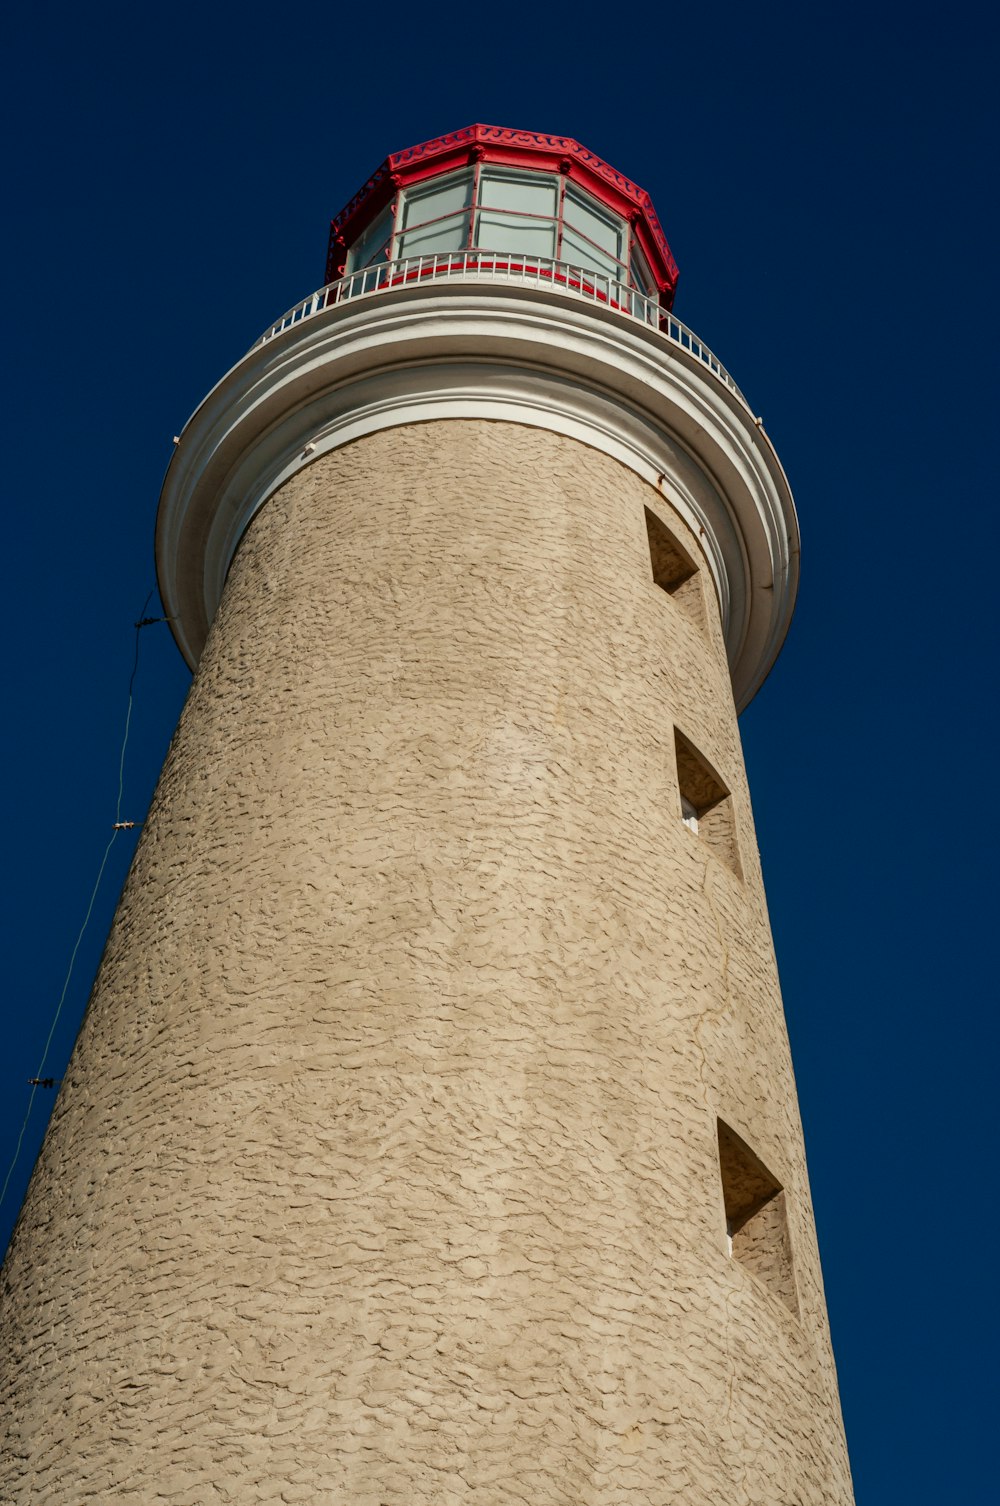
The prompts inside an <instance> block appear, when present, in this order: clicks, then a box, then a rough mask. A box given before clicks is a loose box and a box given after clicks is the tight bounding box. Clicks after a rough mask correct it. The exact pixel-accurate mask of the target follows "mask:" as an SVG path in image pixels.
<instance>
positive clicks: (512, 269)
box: [250, 249, 751, 412]
mask: <svg viewBox="0 0 1000 1506" xmlns="http://www.w3.org/2000/svg"><path fill="white" fill-rule="evenodd" d="M446 279H447V281H448V282H449V283H450V282H453V281H460V282H472V283H501V284H502V283H508V284H510V283H513V284H521V285H523V286H525V287H535V288H544V289H546V290H548V291H553V292H557V293H565V294H566V296H567V297H568V298H574V299H582V300H583V301H585V302H586V303H590V304H594V305H597V306H598V307H602V308H606V309H612V310H614V311H616V312H617V313H620V314H623V315H625V317H626V318H628V319H630V320H636V321H638V323H640V324H643V325H645V326H646V328H647V329H654V330H657V331H658V332H659V334H660V335H661V336H662V337H663V339H664V340H666V341H667V342H668V344H670V345H673V346H676V347H677V348H678V349H680V350H684V351H686V352H687V353H688V354H689V355H691V356H694V358H695V359H696V360H698V361H700V362H701V363H702V364H703V366H704V367H705V369H706V370H707V371H709V372H711V374H712V375H713V376H714V377H715V378H716V379H717V380H718V381H720V382H721V383H722V384H723V386H724V387H727V388H728V389H729V391H730V392H732V393H734V394H735V396H736V397H737V398H739V400H740V402H741V403H742V404H743V406H744V407H745V408H746V409H747V411H748V412H749V411H751V410H750V405H749V403H748V402H747V400H746V398H745V397H744V396H743V393H742V392H741V391H740V389H739V387H738V386H737V385H736V383H735V382H734V381H733V379H732V377H731V376H730V375H729V372H728V371H727V370H726V368H725V366H723V364H722V362H721V361H720V360H719V358H718V356H715V355H713V354H712V352H711V351H710V350H709V348H708V346H707V345H706V344H705V343H704V342H703V341H702V340H699V339H698V336H697V335H696V334H695V333H694V331H693V330H690V329H688V327H687V325H686V324H682V323H681V321H680V319H678V318H677V317H676V315H674V314H672V313H670V311H669V310H668V309H665V308H664V307H663V305H662V304H661V303H660V301H659V297H658V296H647V295H646V294H644V293H640V292H639V291H638V290H637V289H636V288H634V287H630V286H629V285H628V284H626V283H624V282H619V281H617V280H616V279H615V278H613V277H610V276H608V275H606V274H604V273H601V272H595V271H593V270H592V269H590V268H586V267H579V266H574V265H573V264H572V263H571V262H565V261H555V260H554V259H552V258H550V257H546V256H529V255H525V254H523V253H522V252H511V253H507V252H496V251H486V250H477V249H471V250H465V251H447V252H437V253H435V254H433V255H428V256H414V257H404V258H403V259H402V260H400V261H384V262H377V263H375V264H374V265H372V266H368V267H361V268H359V269H358V271H356V272H350V273H348V274H347V276H346V277H341V278H338V279H337V281H336V282H331V283H328V284H327V286H326V287H324V288H318V289H317V291H316V292H315V293H311V294H310V295H309V297H308V298H303V299H302V301H301V302H300V303H297V304H296V305H295V306H294V308H290V309H289V310H288V312H287V313H285V314H282V316H281V318H280V319H277V320H275V322H274V324H272V325H271V326H270V328H269V329H266V330H265V331H264V333H263V334H262V335H261V337H260V339H259V340H257V341H255V343H254V344H253V345H252V346H251V347H250V348H251V350H256V349H258V347H259V346H261V345H266V344H267V342H268V341H269V340H273V339H274V338H275V336H277V335H281V334H283V333H284V332H285V330H287V329H291V328H293V327H294V326H295V325H297V324H301V323H302V321H303V320H305V319H311V318H312V317H313V316H314V315H316V314H321V313H323V311H324V310H325V309H330V308H335V307H336V306H337V305H338V304H341V303H346V302H348V301H349V300H351V299H354V298H370V297H373V296H375V295H377V294H379V293H385V292H390V291H392V290H394V289H396V288H407V287H417V286H423V285H425V284H429V283H434V282H439V281H444V280H446Z"/></svg>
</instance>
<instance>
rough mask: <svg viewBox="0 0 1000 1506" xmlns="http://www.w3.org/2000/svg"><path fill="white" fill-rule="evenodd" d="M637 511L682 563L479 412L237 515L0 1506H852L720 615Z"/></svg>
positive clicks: (55, 1142)
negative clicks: (657, 570) (755, 1187)
mask: <svg viewBox="0 0 1000 1506" xmlns="http://www.w3.org/2000/svg"><path fill="white" fill-rule="evenodd" d="M645 505H648V506H649V507H650V508H652V509H654V510H655V511H656V512H657V513H658V514H659V515H660V516H661V517H662V518H663V519H664V520H665V521H667V522H668V524H670V526H672V527H676V529H677V537H678V539H679V541H680V543H681V544H682V546H683V548H684V549H685V550H687V552H688V553H689V554H690V555H691V556H692V558H694V559H696V560H697V559H699V558H700V553H699V544H698V540H697V539H694V538H692V537H690V536H689V535H686V534H685V533H684V531H683V529H682V528H680V526H679V525H676V524H675V523H674V522H673V521H672V519H671V512H670V507H669V500H668V499H667V498H665V497H663V496H662V495H660V494H658V493H657V491H656V489H655V488H653V487H650V486H648V485H646V484H645V483H643V482H642V481H640V480H639V479H638V478H637V477H636V476H635V475H634V474H633V473H631V472H630V471H627V470H625V469H624V468H623V467H621V466H619V465H618V464H617V463H616V462H614V461H613V460H610V459H608V458H607V457H605V456H603V455H600V454H598V453H596V452H594V451H591V450H589V449H587V448H585V447H583V446H581V445H579V444H577V443H575V442H574V441H571V440H568V439H563V438H560V437H557V436H554V435H551V434H548V433H545V432H544V431H542V430H535V429H528V428H521V427H518V426H516V425H512V424H503V423H499V424H496V423H489V422H486V421H453V422H437V423H429V424H425V425H419V426H412V427H410V428H408V429H398V430H395V431H390V432H383V433H380V434H377V435H373V436H371V437H370V438H367V439H364V440H361V441H358V442H357V443H355V444H352V445H349V446H347V447H345V448H344V449H342V450H340V451H337V452H335V453H333V454H331V455H327V456H325V457H323V458H322V459H321V460H320V461H318V462H316V463H315V464H313V465H312V466H309V467H308V468H307V469H305V470H304V471H302V472H301V473H300V474H299V475H298V476H296V477H295V478H294V479H293V480H292V481H291V482H289V483H288V484H287V485H286V486H285V487H284V488H283V489H282V491H281V492H279V493H278V494H277V495H276V496H275V497H274V498H273V499H272V501H271V502H270V503H269V504H268V506H267V507H266V508H265V509H264V510H263V512H262V513H261V514H260V515H259V516H258V518H257V519H256V521H255V522H254V524H253V525H252V528H251V529H250V531H249V533H248V536H247V537H246V538H245V540H244V542H243V544H242V546H241V549H240V551H239V554H238V556H237V558H236V561H235V563H234V565H233V568H232V571H231V574H230V578H229V583H228V586H227V588H226V593H225V597H224V600H223V604H222V607H221V609H220V612H219V615H218V618H217V620H216V623H215V625H214V627H213V629H212V633H211V636H210V639H209V643H208V646H207V648H206V651H205V655H204V658H203V661H202V664H201V667H200V669H199V672H198V675H197V678H196V680H195V684H194V686H193V688H192V691H191V695H190V698H189V700H188V704H187V706H186V708H185V710H184V713H183V716H182V719H181V723H180V726H179V728H178V731H177V734H176V736H175V738H174V742H173V745H172V747H171V750H170V754H169V756H168V759H167V763H166V766H165V769H164V772H163V775H162V778H161V781H160V785H159V789H158V792H157V795H156V799H155V802H154V806H153V809H152V811H151V813H150V816H149V819H148V822H147V824H146V828H145V831H144V833H143V837H142V841H141V843H140V846H139V849H138V853H137V856H136V859H135V863H134V865H133V868H132V871H131V874H130V876H129V879H128V882H127V884H126V888H125V891H124V895H123V898H122V901H121V905H120V908H119V911H118V914H117V918H116V920H115V924H114V927H113V930H112V933H111V937H110V940H109V942H108V946H107V951H106V954H105V957H104V960H103V963H102V966H101V970H100V974H99V977H98V980H97V984H96V986H95V991H94V995H93V998H92V1002H91V1005H90V1008H89V1011H88V1014H87V1017H86V1020H85V1023H84V1026H83V1029H82V1032H81V1035H80V1039H79V1042H78V1045H77V1048H76V1052H75V1055H74V1057H73V1060H72V1064H71V1066H70V1068H69V1070H68V1073H67V1078H66V1081H65V1084H64V1086H63V1088H62V1091H61V1093H60V1096H59V1100H58V1103H57V1106H56V1110H55V1114H54V1117H53V1121H52V1125H51V1128H50V1131H49V1134H48V1138H47V1140H46V1143H45V1147H44V1150H43V1153H42V1156H41V1159H40V1161H39V1164H38V1167H37V1169H36V1172H35V1176H34V1179H33V1182H32V1184H31V1189H30V1192H29V1195H28V1198H27V1201H26V1204H25V1208H24V1211H23V1215H22V1218H21V1221H20V1224H19V1226H18V1229H17V1232H16V1234H15V1238H14V1242H13V1245H12V1249H11V1252H10V1256H9V1259H8V1262H7V1265H6V1266H5V1268H4V1294H3V1310H2V1328H0V1401H2V1406H3V1412H4V1415H5V1417H6V1418H7V1437H6V1441H5V1448H4V1454H3V1463H2V1466H0V1501H3V1502H4V1503H16V1506H22V1503H24V1506H27V1503H31V1506H87V1503H91V1502H93V1503H101V1506H104V1503H112V1502H132V1503H146V1502H169V1503H171V1506H202V1503H210V1502H212V1503H214V1502H232V1503H240V1506H254V1503H263V1502H267V1503H276V1502H286V1503H296V1502H303V1503H305V1502H308V1503H324V1506H325V1503H329V1506H341V1503H344V1506H459V1503H462V1506H506V1503H514V1502H517V1503H527V1506H557V1503H558V1506H660V1503H663V1506H665V1503H675V1502H676V1503H683V1506H720V1503H726V1506H751V1503H753V1506H778V1503H781V1506H842V1503H848V1502H850V1500H851V1488H850V1482H849V1474H848V1467H847V1461H846V1454H845V1449H844V1443H843V1437H842V1430H841V1423H840V1416H839V1409H838V1402H837V1395H836V1380H835V1375H834V1369H833V1362H832V1356H831V1351H830V1344H829V1337H828V1333H827V1325H826V1315H825V1308H824V1302H823V1296H822V1289H821V1284H820V1272H819V1265H818V1261H817V1253H816V1246H815V1237H814V1230H813V1221H812V1215H811V1211H810V1204H809V1194H808V1188H807V1183H806V1172H805V1165H804V1158H803V1149H802V1138H801V1131H800V1127H799V1120H798V1114H797V1108H796V1101H795V1091H794V1085H793V1080H792V1072H791V1066H790V1062H789V1056H788V1048H787V1042H786V1036H785V1029H784V1023H783V1017H782V1012H781V1005H780V1000H779V994H778V983H777V977H776V972H775V965H774V959H773V954H772V948H771V941H770V936H769V930H768V923H767V917H766V911H765V904H764V895H763V891H762V888H761V881H760V871H759V865H758V860H757V853H756V848H755V843H754V836H753V828H752V822H751V813H750V805H749V801H748V797H747V790H746V782H745V776H744V771H743V764H742V758H741V753H740V745H739V737H738V732H737V726H736V718H735V715H734V711H733V704H732V696H731V692H730V688H729V682H728V676H727V670H726V665H725V661H724V657H723V653H722V646H721V634H720V628H719V623H718V608H717V604H716V603H715V600H714V597H713V596H712V595H711V594H710V589H709V590H706V610H705V613H704V614H703V625H702V626H700V627H699V625H698V622H697V620H694V619H692V617H691V616H689V615H688V613H687V612H686V611H684V610H680V609H679V608H678V605H677V604H676V603H674V602H672V601H671V599H670V598H669V596H668V595H667V594H666V593H665V592H664V591H663V590H661V589H659V588H658V587H657V586H656V585H655V584H654V582H653V579H652V572H651V567H650V555H649V546H648V542H647V533H646V525H645V521H644V511H643V509H644V506H645ZM698 579H699V580H701V581H703V580H704V573H703V572H701V573H700V574H699V577H698ZM702 589H705V588H704V587H702ZM675 726H676V727H678V728H680V729H682V731H683V733H684V735H685V737H687V738H688V739H689V740H690V742H691V744H692V745H693V746H695V747H696V748H698V749H699V750H700V751H701V752H702V753H703V755H704V757H705V758H706V760H707V761H708V762H709V763H710V765H711V766H712V768H714V769H716V770H718V772H719V775H720V777H722V778H723V779H724V780H725V783H726V786H727V788H728V789H729V790H730V791H731V798H732V801H733V810H734V815H735V822H736V831H737V839H738V844H739V854H740V865H739V866H740V871H741V874H742V877H740V876H737V875H736V874H735V873H734V872H733V871H732V870H731V868H730V867H728V866H727V865H726V864H724V863H722V862H720V861H719V860H718V859H717V858H716V857H715V856H713V854H712V853H711V851H710V850H708V849H707V848H706V846H705V845H704V844H703V843H702V841H701V840H700V838H699V837H698V835H696V834H695V833H693V832H691V831H689V830H688V829H687V828H686V827H685V826H684V825H683V823H682V821H681V819H680V809H679V797H678V791H677V775H676V765H675V753H674V747H675V738H674V729H675ZM718 1118H721V1119H723V1120H724V1121H725V1123H726V1124H728V1125H730V1126H732V1127H733V1129H734V1130H735V1131H736V1132H737V1133H738V1134H739V1135H740V1136H741V1137H742V1138H743V1139H744V1140H745V1141H746V1143H747V1144H748V1145H749V1146H751V1147H753V1149H754V1151H755V1153H756V1154H758V1155H759V1156H760V1158H761V1160H762V1161H763V1162H764V1164H765V1165H766V1166H767V1167H768V1168H769V1169H770V1171H771V1172H772V1173H773V1175H774V1176H775V1177H776V1178H777V1179H778V1180H779V1181H780V1183H781V1185H782V1186H783V1187H784V1189H785V1202H786V1210H787V1221H788V1230H789V1239H790V1242H791V1248H792V1251H793V1258H794V1281H795V1292H796V1300H797V1305H798V1309H799V1313H800V1317H799V1318H796V1317H795V1316H793V1314H792V1312H791V1311H789V1307H788V1305H787V1304H786V1303H785V1302H783V1301H781V1300H780V1299H779V1298H777V1297H776V1296H774V1295H773V1294H772V1292H770V1291H769V1290H768V1289H767V1287H766V1286H765V1285H764V1284H763V1283H761V1282H758V1281H756V1280H755V1279H754V1277H753V1276H752V1274H751V1273H750V1272H749V1271H748V1269H747V1268H746V1267H745V1265H743V1264H742V1263H741V1262H740V1261H739V1260H737V1259H733V1258H732V1257H730V1256H729V1254H728V1253H727V1243H726V1225H725V1215H724V1208H723V1194H722V1188H721V1181H720V1172H719V1159H718V1138H717V1128H716V1126H717V1119H718Z"/></svg>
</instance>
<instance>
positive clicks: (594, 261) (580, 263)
mask: <svg viewBox="0 0 1000 1506" xmlns="http://www.w3.org/2000/svg"><path fill="white" fill-rule="evenodd" d="M560 259H561V260H562V261H568V262H570V263H571V264H572V265H573V266H574V267H586V268H588V269H589V270H590V271H592V272H603V273H604V274H605V275H606V276H608V277H611V278H613V279H615V280H616V281H618V282H621V281H623V280H624V277H625V268H624V267H620V266H619V265H618V263H617V261H615V258H614V257H613V256H605V255H604V253H603V252H602V251H599V250H598V249H597V247H596V246H593V245H591V243H590V241H588V240H584V238H583V236H582V235H577V233H576V232H575V231H574V230H571V229H570V228H569V226H568V225H567V226H566V228H565V229H564V230H563V238H562V251H561V253H560Z"/></svg>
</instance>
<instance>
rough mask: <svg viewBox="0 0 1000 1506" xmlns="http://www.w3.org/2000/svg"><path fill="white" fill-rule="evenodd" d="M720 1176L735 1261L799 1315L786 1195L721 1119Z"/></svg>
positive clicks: (727, 1231)
mask: <svg viewBox="0 0 1000 1506" xmlns="http://www.w3.org/2000/svg"><path fill="white" fill-rule="evenodd" d="M719 1171H720V1174H721V1176H722V1198H723V1202H724V1204H725V1209H726V1242H727V1245H728V1248H729V1253H730V1255H731V1256H732V1258H733V1259H734V1260H738V1261H739V1262H740V1264H741V1265H742V1266H745V1267H746V1269H747V1270H748V1271H749V1272H750V1274H751V1275H752V1276H754V1277H756V1279H757V1280H758V1281H760V1282H761V1283H762V1284H763V1285H764V1286H766V1287H767V1289H768V1290H769V1291H770V1292H771V1294H772V1295H773V1296H775V1297H777V1298H778V1299H779V1301H781V1302H783V1303H784V1304H785V1306H786V1307H787V1308H788V1309H789V1310H790V1311H791V1312H793V1313H795V1314H796V1315H797V1314H798V1310H799V1304H798V1297H797V1295H796V1292H795V1275H794V1272H793V1270H792V1246H791V1242H790V1240H789V1238H788V1218H787V1215H786V1211H785V1194H784V1192H783V1191H782V1188H781V1184H780V1182H778V1181H777V1180H776V1179H775V1178H774V1177H773V1176H772V1175H771V1173H770V1172H769V1171H768V1169H767V1167H766V1166H765V1165H764V1163H763V1162H762V1161H760V1160H759V1159H758V1158H757V1156H755V1155H754V1153H753V1151H752V1150H751V1149H750V1147H749V1145H747V1144H746V1142H745V1141H743V1140H741V1139H740V1137H739V1135H737V1134H736V1132H735V1130H731V1129H730V1128H729V1126H728V1124H723V1122H722V1120H721V1119H720V1120H719Z"/></svg>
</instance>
